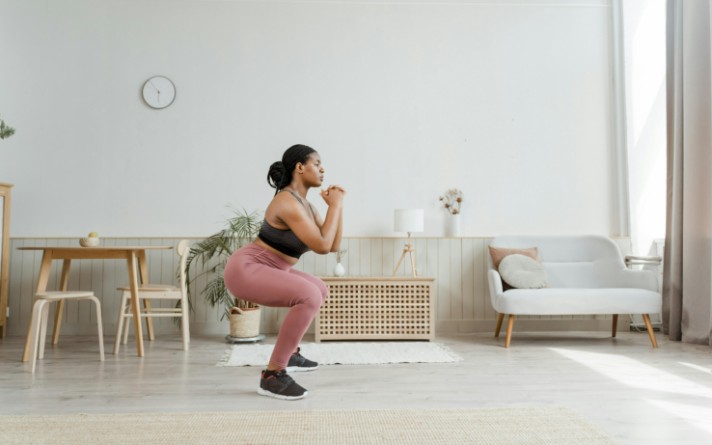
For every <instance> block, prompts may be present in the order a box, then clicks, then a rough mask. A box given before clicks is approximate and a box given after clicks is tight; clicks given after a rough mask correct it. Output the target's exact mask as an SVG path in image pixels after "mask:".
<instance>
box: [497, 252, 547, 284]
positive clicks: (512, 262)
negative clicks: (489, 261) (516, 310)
mask: <svg viewBox="0 0 712 445" xmlns="http://www.w3.org/2000/svg"><path fill="white" fill-rule="evenodd" d="M499 273H500V275H501V276H502V281H504V282H505V283H507V284H509V285H510V286H512V287H513V288H515V289H539V288H542V287H546V285H547V283H546V269H544V266H543V265H542V264H541V263H540V262H539V261H537V260H535V259H533V258H531V257H528V256H526V255H521V254H518V253H514V254H512V255H507V256H506V257H505V258H504V259H503V260H502V262H501V263H499Z"/></svg>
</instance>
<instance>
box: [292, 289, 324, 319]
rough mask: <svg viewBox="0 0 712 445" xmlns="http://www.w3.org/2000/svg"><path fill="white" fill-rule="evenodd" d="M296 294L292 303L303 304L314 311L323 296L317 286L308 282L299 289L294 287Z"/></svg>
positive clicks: (317, 308)
mask: <svg viewBox="0 0 712 445" xmlns="http://www.w3.org/2000/svg"><path fill="white" fill-rule="evenodd" d="M295 293H296V294H297V296H296V297H295V298H294V305H295V306H296V305H303V306H304V307H306V308H309V309H310V310H311V311H312V312H314V313H316V312H317V311H318V310H319V308H320V307H321V304H322V303H323V301H324V300H323V296H322V293H321V291H320V289H319V287H318V286H316V285H314V284H311V283H309V284H308V285H305V286H302V287H301V289H298V290H297V289H295Z"/></svg>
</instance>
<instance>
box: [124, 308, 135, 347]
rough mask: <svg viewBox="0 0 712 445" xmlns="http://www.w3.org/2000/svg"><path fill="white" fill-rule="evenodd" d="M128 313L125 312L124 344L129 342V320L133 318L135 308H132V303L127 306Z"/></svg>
mask: <svg viewBox="0 0 712 445" xmlns="http://www.w3.org/2000/svg"><path fill="white" fill-rule="evenodd" d="M126 311H127V312H126V314H124V338H123V339H122V340H123V344H127V343H128V342H129V330H130V327H131V326H130V324H129V321H130V320H131V319H132V318H133V317H132V315H133V310H132V309H131V303H129V305H128V306H127V308H126Z"/></svg>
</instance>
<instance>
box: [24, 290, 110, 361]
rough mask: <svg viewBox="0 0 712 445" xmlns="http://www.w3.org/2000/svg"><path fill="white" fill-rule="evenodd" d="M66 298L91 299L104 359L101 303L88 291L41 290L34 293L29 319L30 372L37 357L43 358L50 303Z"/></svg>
mask: <svg viewBox="0 0 712 445" xmlns="http://www.w3.org/2000/svg"><path fill="white" fill-rule="evenodd" d="M66 300H74V301H76V300H91V301H93V302H94V306H95V308H96V324H97V331H98V332H99V355H100V356H101V361H104V334H103V331H102V327H101V326H102V324H101V303H99V299H98V298H96V297H95V296H94V293H93V292H90V291H53V292H41V293H38V294H37V295H35V302H34V304H33V306H32V320H31V321H30V334H29V335H30V356H31V360H32V365H31V368H30V369H31V372H35V366H36V364H37V359H38V358H40V359H42V358H44V349H45V339H46V336H47V318H48V313H49V305H50V303H54V302H59V301H66Z"/></svg>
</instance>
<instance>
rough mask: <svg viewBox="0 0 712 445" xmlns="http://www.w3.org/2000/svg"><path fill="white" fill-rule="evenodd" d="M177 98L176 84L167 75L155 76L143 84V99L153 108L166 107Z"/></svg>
mask: <svg viewBox="0 0 712 445" xmlns="http://www.w3.org/2000/svg"><path fill="white" fill-rule="evenodd" d="M175 98H176V86H175V85H173V82H171V80H170V79H169V78H167V77H163V76H153V77H151V78H150V79H148V80H147V81H146V83H144V84H143V100H144V101H146V104H147V105H148V106H149V107H151V108H156V109H161V108H166V107H167V106H169V105H170V104H172V103H173V101H174V100H175Z"/></svg>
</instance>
